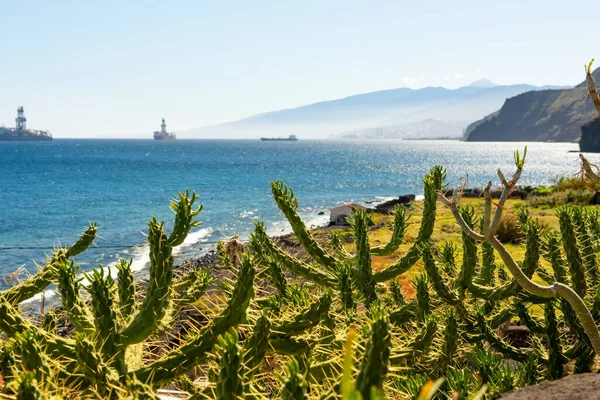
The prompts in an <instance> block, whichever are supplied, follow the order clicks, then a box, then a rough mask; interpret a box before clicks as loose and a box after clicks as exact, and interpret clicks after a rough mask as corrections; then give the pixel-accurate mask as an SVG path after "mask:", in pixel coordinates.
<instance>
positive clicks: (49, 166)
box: [0, 139, 579, 284]
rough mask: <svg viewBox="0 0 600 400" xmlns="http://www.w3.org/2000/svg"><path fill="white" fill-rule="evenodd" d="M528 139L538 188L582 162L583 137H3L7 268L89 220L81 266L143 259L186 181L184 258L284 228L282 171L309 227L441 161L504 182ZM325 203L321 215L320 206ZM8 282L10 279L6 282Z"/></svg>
mask: <svg viewBox="0 0 600 400" xmlns="http://www.w3.org/2000/svg"><path fill="white" fill-rule="evenodd" d="M525 145H527V146H528V150H529V151H528V154H527V162H526V165H525V170H524V173H523V176H522V180H521V183H522V184H524V185H525V184H529V185H539V184H548V183H551V180H552V178H555V177H558V176H569V175H572V174H573V173H575V172H577V170H578V165H579V164H578V157H577V154H576V153H573V152H569V151H573V150H577V145H576V144H569V143H467V142H459V141H451V140H439V141H433V140H430V141H403V140H380V141H352V140H346V141H328V140H323V141H316V140H314V141H311V140H300V141H298V142H261V141H259V140H239V141H234V140H177V141H165V142H163V141H153V140H83V139H82V140H75V139H73V140H71V139H55V140H54V141H52V142H31V143H19V142H0V171H1V172H0V173H1V175H0V201H1V202H2V204H1V207H0V221H1V223H0V274H1V276H2V277H3V278H5V279H6V277H8V276H9V275H10V274H11V273H13V272H15V271H17V270H19V269H20V270H24V269H27V270H28V271H30V272H31V271H35V268H36V263H39V264H42V263H43V261H44V258H45V256H46V254H50V253H51V252H52V249H53V247H54V246H60V245H68V244H70V243H72V242H73V241H74V240H76V239H77V238H78V236H79V234H80V233H81V232H82V231H83V229H84V228H85V227H86V226H88V224H89V222H90V221H95V222H97V223H98V225H99V226H100V230H99V236H100V237H99V238H98V239H97V240H96V247H94V248H91V249H89V250H88V251H87V252H86V253H84V254H82V255H80V256H78V257H77V260H78V261H79V263H80V264H81V266H82V269H83V270H89V269H91V268H92V267H94V266H97V265H98V264H103V265H110V264H111V263H114V262H116V261H117V260H118V259H119V258H120V257H126V258H129V257H132V258H133V259H134V268H135V269H136V270H141V269H143V268H144V265H145V264H146V261H147V260H146V257H147V247H146V246H145V237H144V232H145V231H146V228H147V226H146V221H148V220H149V219H150V218H151V216H156V217H157V218H158V219H159V220H164V221H166V225H167V227H169V226H171V225H172V221H173V213H172V212H171V211H170V209H169V200H170V199H172V198H174V197H176V195H177V192H178V191H182V190H185V189H186V188H189V189H190V190H195V191H196V192H197V193H198V194H199V195H200V199H199V202H200V203H202V204H203V205H204V210H203V211H202V213H201V214H200V216H199V219H200V220H201V221H202V226H200V227H199V228H197V229H195V230H194V231H193V232H192V234H191V235H190V237H189V238H188V240H187V241H186V242H185V243H184V244H183V245H182V246H181V247H180V248H178V249H177V251H178V252H179V253H180V254H181V255H182V257H189V256H192V255H194V254H198V253H199V252H206V251H208V250H210V249H212V248H214V246H215V243H216V241H217V240H219V239H225V240H226V239H227V238H229V237H231V236H233V235H239V236H240V237H241V238H246V237H247V236H248V235H249V233H250V232H251V230H252V228H253V222H254V221H256V220H262V221H264V222H265V224H266V226H267V227H268V229H269V232H270V233H271V234H279V233H283V232H286V230H288V229H289V226H288V225H287V224H286V223H285V222H284V220H283V216H282V214H281V213H280V212H279V210H278V209H277V206H276V205H275V203H274V201H273V199H272V198H271V194H270V187H269V182H270V181H272V180H278V179H281V180H283V181H284V182H286V183H287V184H289V185H290V186H291V187H292V188H293V190H294V192H295V193H296V195H297V196H298V199H299V204H300V206H299V207H300V213H301V215H302V216H303V217H304V218H305V220H306V221H308V224H309V225H317V224H321V223H324V222H326V221H327V220H328V208H330V207H333V206H336V205H338V204H341V203H344V202H350V201H351V202H358V203H364V202H366V201H373V200H383V199H387V198H390V197H395V196H398V195H401V194H417V195H418V194H422V192H423V187H422V183H421V178H422V177H423V175H424V174H425V173H426V172H427V170H428V169H429V168H430V167H431V166H432V165H435V164H440V165H443V166H445V167H446V168H447V169H448V183H450V185H451V186H457V185H458V184H459V179H460V178H461V177H466V176H467V175H468V179H469V183H470V185H471V186H481V185H483V184H484V183H485V182H487V180H489V179H494V181H495V182H496V183H497V182H498V180H497V178H496V175H495V174H496V169H497V168H498V167H500V168H502V169H503V171H504V172H506V173H512V171H513V151H514V150H516V149H522V148H523V147H524V146H525ZM319 212H324V214H323V215H318V214H319ZM5 284H6V283H5Z"/></svg>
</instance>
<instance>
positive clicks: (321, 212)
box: [317, 211, 325, 215]
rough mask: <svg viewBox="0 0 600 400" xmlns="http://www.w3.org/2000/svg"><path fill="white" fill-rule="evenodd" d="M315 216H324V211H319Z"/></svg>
mask: <svg viewBox="0 0 600 400" xmlns="http://www.w3.org/2000/svg"><path fill="white" fill-rule="evenodd" d="M317 215H325V211H319V213H318V214H317Z"/></svg>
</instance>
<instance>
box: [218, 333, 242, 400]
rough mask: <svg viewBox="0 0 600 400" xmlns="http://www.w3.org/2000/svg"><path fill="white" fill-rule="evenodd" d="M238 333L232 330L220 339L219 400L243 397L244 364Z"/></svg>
mask: <svg viewBox="0 0 600 400" xmlns="http://www.w3.org/2000/svg"><path fill="white" fill-rule="evenodd" d="M237 342H238V334H237V331H235V330H233V329H232V330H231V331H229V332H228V333H226V334H225V335H223V336H221V337H219V340H218V347H217V350H218V351H219V353H221V361H220V362H219V378H218V380H217V389H216V392H217V399H219V400H237V399H238V398H242V397H243V393H244V385H243V381H242V362H241V356H240V349H239V347H238V344H237Z"/></svg>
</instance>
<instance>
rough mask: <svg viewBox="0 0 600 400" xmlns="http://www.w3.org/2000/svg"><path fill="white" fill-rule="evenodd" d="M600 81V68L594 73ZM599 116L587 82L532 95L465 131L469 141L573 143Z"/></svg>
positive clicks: (517, 98) (513, 100)
mask: <svg viewBox="0 0 600 400" xmlns="http://www.w3.org/2000/svg"><path fill="white" fill-rule="evenodd" d="M593 75H594V77H595V78H596V79H599V78H600V68H599V69H596V70H595V71H594V73H593ZM596 115H597V113H596V111H595V110H594V107H593V105H592V103H591V102H590V101H589V100H588V99H587V98H586V87H585V82H584V83H581V84H579V85H577V86H576V87H574V88H572V89H560V90H541V91H529V92H525V93H522V94H520V95H517V96H515V97H512V98H509V99H507V100H506V101H505V102H504V105H503V106H502V108H501V109H500V110H499V111H497V112H496V113H494V114H491V115H489V116H487V117H485V118H483V119H482V120H480V121H477V122H475V123H473V124H471V125H470V126H469V127H467V129H466V130H465V136H464V139H465V140H466V141H545V142H573V141H578V140H579V138H580V136H581V126H582V125H584V124H586V123H587V122H588V121H589V120H590V119H592V118H593V117H595V116H596Z"/></svg>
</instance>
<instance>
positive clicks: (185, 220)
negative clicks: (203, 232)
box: [168, 189, 203, 247]
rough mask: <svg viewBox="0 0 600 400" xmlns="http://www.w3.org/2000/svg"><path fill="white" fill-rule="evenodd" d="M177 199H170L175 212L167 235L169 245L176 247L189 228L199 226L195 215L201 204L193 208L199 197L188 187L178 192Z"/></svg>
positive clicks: (183, 238)
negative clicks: (171, 228) (173, 221)
mask: <svg viewBox="0 0 600 400" xmlns="http://www.w3.org/2000/svg"><path fill="white" fill-rule="evenodd" d="M178 196H179V199H178V201H175V200H171V210H172V211H173V212H174V213H175V224H174V225H173V230H172V231H171V235H169V239H168V243H169V246H170V247H176V246H179V245H180V244H182V243H183V241H184V240H185V238H186V237H187V235H188V234H189V233H190V230H191V229H192V228H194V227H197V226H200V222H199V221H198V220H196V219H195V217H196V216H197V215H198V214H200V212H201V211H202V207H203V206H202V204H200V205H199V206H198V207H196V208H195V209H194V203H195V202H196V200H198V199H199V198H200V196H198V195H197V194H196V192H194V191H193V192H192V193H191V194H190V191H189V190H188V189H186V190H185V193H182V192H180V193H179V194H178Z"/></svg>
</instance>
